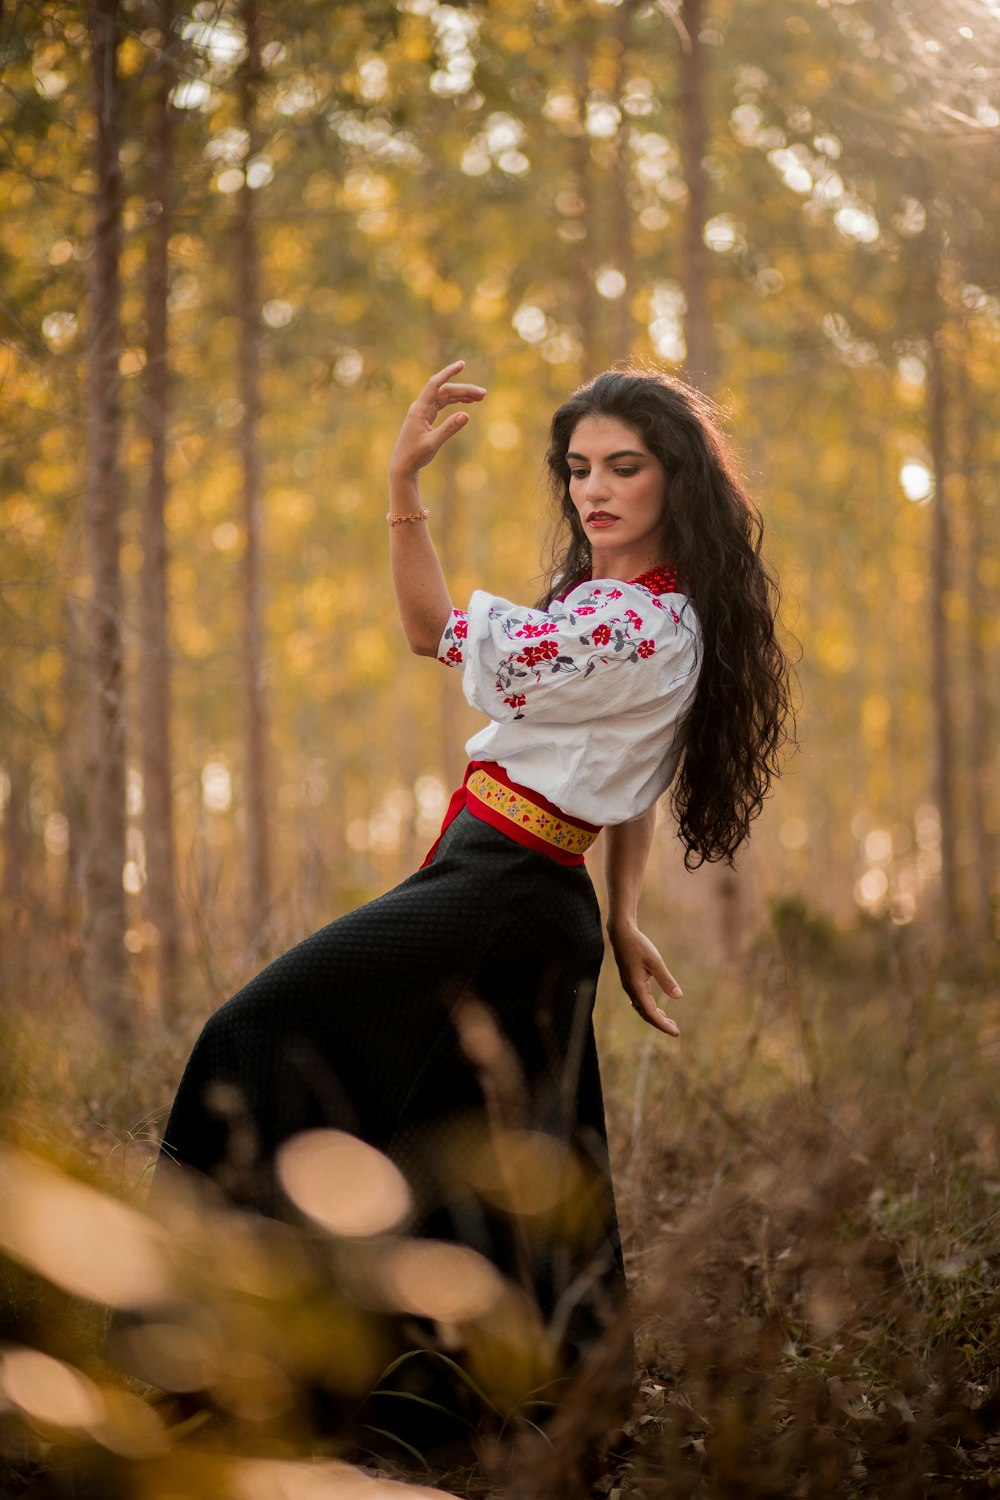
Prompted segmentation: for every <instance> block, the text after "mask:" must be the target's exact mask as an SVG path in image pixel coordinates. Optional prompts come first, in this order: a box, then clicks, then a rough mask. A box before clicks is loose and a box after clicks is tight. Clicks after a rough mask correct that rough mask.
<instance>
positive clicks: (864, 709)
mask: <svg viewBox="0 0 1000 1500" xmlns="http://www.w3.org/2000/svg"><path fill="white" fill-rule="evenodd" d="M891 717H892V705H891V704H890V702H889V700H888V698H886V697H885V696H884V695H883V694H882V693H869V694H868V696H867V697H866V698H865V700H864V703H863V704H862V706H861V732H862V735H863V736H864V741H865V744H866V745H867V747H868V749H869V750H880V749H881V748H882V746H883V745H884V744H885V735H886V730H887V728H888V725H889V720H890V718H891Z"/></svg>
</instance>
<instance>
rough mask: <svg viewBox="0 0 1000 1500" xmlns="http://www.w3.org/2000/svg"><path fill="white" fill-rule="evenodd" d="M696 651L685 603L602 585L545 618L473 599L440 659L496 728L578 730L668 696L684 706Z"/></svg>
mask: <svg viewBox="0 0 1000 1500" xmlns="http://www.w3.org/2000/svg"><path fill="white" fill-rule="evenodd" d="M699 643H700V632H699V629H698V622H697V618H696V616H695V612H694V608H693V606H692V605H691V603H690V601H689V600H688V599H686V598H685V597H684V596H683V595H679V594H671V595H664V596H662V597H660V598H658V597H656V596H655V595H653V594H651V593H650V592H649V591H648V589H645V588H643V587H641V586H637V585H634V584H626V583H617V582H615V581H614V580H605V581H603V582H602V581H599V580H598V581H595V582H593V583H586V584H581V585H579V586H578V587H577V588H576V589H574V590H573V591H572V592H571V593H570V594H569V595H568V596H567V598H566V599H565V600H562V601H560V600H556V601H553V603H552V604H551V605H550V606H549V608H548V609H547V610H539V609H526V608H524V607H522V606H519V605H515V604H512V603H511V602H510V601H509V600H507V599H502V598H499V597H498V596H496V595H494V594H487V593H482V592H477V593H475V594H473V596H472V600H471V602H470V604H469V608H468V610H467V611H464V610H454V611H453V612H452V615H451V618H450V619H449V621H448V623H447V625H446V626H445V630H444V633H443V635H442V638H441V643H440V646H439V648H438V659H439V660H441V661H444V662H445V663H446V664H448V665H451V666H456V667H459V666H460V667H461V668H462V669H463V674H464V682H463V685H464V690H465V696H466V698H467V699H468V700H469V702H470V703H471V704H472V705H473V707H475V708H478V709H479V710H480V711H481V712H483V713H485V714H487V715H488V716H489V718H491V719H493V720H494V721H495V722H497V723H508V722H513V721H516V720H531V721H533V722H535V723H540V724H555V723H563V724H578V723H582V722H584V721H586V720H588V719H595V720H596V719H601V718H607V717H610V716H612V715H618V714H621V713H623V712H626V711H627V712H636V711H641V710H642V709H643V708H645V707H648V706H649V705H651V704H653V703H656V704H657V705H660V706H662V704H663V701H664V699H665V698H667V697H669V696H670V695H671V694H677V695H678V698H679V699H683V700H684V702H685V703H686V701H687V699H688V697H689V696H690V689H691V687H692V686H693V681H694V680H695V679H696V677H697V670H698V662H699Z"/></svg>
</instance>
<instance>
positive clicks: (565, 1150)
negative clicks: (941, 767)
mask: <svg viewBox="0 0 1000 1500" xmlns="http://www.w3.org/2000/svg"><path fill="white" fill-rule="evenodd" d="M462 369H463V362H462V361H456V362H455V363H453V364H451V365H448V366H447V367H446V368H445V369H443V370H441V371H439V372H438V374H436V375H435V376H433V378H432V379H431V380H430V381H429V382H428V384H427V386H426V387H425V389H424V390H423V392H422V393H421V395H420V397H419V398H418V399H417V400H416V401H415V402H414V403H413V405H412V406H411V407H410V410H409V412H408V414H407V416H406V419H405V421H404V422H403V426H402V430H401V432H400V434H399V438H398V440H397V442H396V445H395V448H394V450H393V454H392V458H391V462H390V468H389V514H388V516H387V520H388V522H389V527H390V532H389V534H390V541H391V557H392V574H393V581H394V585H395V590H396V595H397V599H398V604H399V611H400V616H401V620H402V625H403V630H404V633H405V635H406V639H407V641H408V643H409V646H410V648H411V649H412V650H413V651H414V652H416V653H418V654H420V655H425V656H436V657H437V658H438V660H439V661H441V662H443V663H445V664H446V665H451V666H454V667H456V668H460V669H461V670H462V671H463V673H464V686H465V692H466V695H467V697H468V698H469V700H470V702H472V703H473V704H474V705H475V706H476V707H478V708H480V709H482V710H483V712H484V713H485V714H486V715H487V716H488V718H489V720H490V723H489V725H488V727H487V728H485V729H484V730H483V731H482V732H481V733H479V734H477V735H476V736H475V737H474V738H473V739H472V740H471V741H470V742H469V745H468V747H467V748H468V751H469V755H470V766H469V771H468V772H467V775H466V781H465V785H464V786H463V787H462V788H461V789H460V791H459V792H457V793H456V795H455V797H454V798H453V799H452V805H451V807H450V809H449V813H448V816H447V817H446V819H445V826H444V828H443V830H442V834H441V837H440V838H439V840H438V842H437V844H436V845H435V847H434V849H433V850H432V851H431V854H430V855H429V856H428V859H427V861H426V862H425V864H424V866H423V867H422V868H421V869H420V870H419V871H418V872H417V873H416V874H414V875H413V876H411V877H410V878H409V879H408V880H406V881H404V882H403V884H402V885H401V886H399V887H398V888H397V889H396V890H394V891H391V892H390V893H388V894H387V895H385V896H382V897H381V898H379V899H378V900H376V901H373V902H371V903H370V904H368V905H366V906H364V907H362V908H360V909H359V910H357V911H355V912H353V913H351V914H349V915H347V916H345V917H342V918H340V919H339V920H338V921H336V922H333V923H332V924H331V925H330V926H328V927H326V928H324V929H323V930H322V931H320V932H318V933H315V934H314V935H313V936H312V937H310V938H307V939H306V940H305V941H304V942H302V943H300V944H299V945H298V946H297V947H295V948H294V949H292V950H291V951H290V952H289V953H286V954H285V955H284V956H283V957H281V958H279V959H277V960H276V962H274V963H273V964H271V965H270V966H269V967H268V968H267V969H266V970H265V971H264V972H263V973H262V974H261V975H259V976H258V977H257V978H256V979H254V980H253V981H251V983H250V984H248V985H247V986H246V988H245V989H243V990H242V991H241V992H240V993H239V994H238V995H237V996H235V998H234V999H232V1000H231V1001H229V1003H228V1004H227V1005H225V1006H223V1007H222V1009H221V1010H220V1011H218V1012H217V1013H216V1014H215V1015H214V1016H213V1017H212V1018H211V1019H210V1020H209V1022H208V1024H207V1026H206V1027H205V1030H204V1032H203V1033H202V1035H201V1037H200V1039H199V1041H198V1044H197V1046H196V1048H195V1050H194V1053H193V1055H192V1058H191V1060H190V1062H189V1064H188V1067H187V1070H186V1072H185V1074H184V1078H183V1080H182V1082H181V1086H180V1089H179V1091H178V1095H177V1099H176V1102H175V1105H174V1109H173V1112H172V1114H171V1116H170V1120H169V1122H168V1125H167V1128H166V1132H165V1138H164V1150H165V1152H167V1153H168V1154H169V1155H170V1156H172V1157H174V1158H175V1159H176V1160H178V1161H180V1162H182V1163H185V1164H187V1165H188V1166H191V1167H194V1168H197V1169H199V1170H200V1171H202V1172H205V1173H208V1174H210V1175H212V1176H214V1177H215V1178H216V1179H217V1180H218V1181H219V1182H220V1183H221V1184H222V1186H223V1187H224V1189H225V1191H226V1192H227V1193H228V1194H229V1195H230V1196H232V1197H233V1198H234V1199H236V1200H237V1201H240V1202H243V1203H249V1204H252V1205H254V1206H257V1207H261V1208H264V1209H265V1210H266V1211H270V1212H280V1211H281V1207H282V1203H283V1201H284V1200H283V1195H282V1189H281V1186H280V1182H279V1177H278V1175H276V1173H275V1170H274V1164H275V1159H276V1155H277V1154H278V1152H279V1148H280V1147H281V1146H282V1143H283V1142H286V1141H288V1140H289V1139H290V1138H291V1137H293V1136H294V1135H296V1133H297V1132H301V1131H304V1130H307V1129H313V1128H318V1127H327V1126H328V1127H334V1128H336V1129H339V1130H342V1131H346V1132H350V1133H352V1134H354V1135H356V1136H360V1137H361V1138H362V1139H363V1140H365V1141H367V1142H369V1143H370V1144H372V1145H374V1146H376V1147H378V1148H379V1149H380V1150H381V1151H383V1152H384V1153H385V1154H386V1155H388V1156H389V1157H390V1158H391V1159H392V1160H393V1161H394V1162H395V1163H396V1164H397V1165H398V1166H399V1167H400V1168H401V1169H402V1171H403V1172H404V1174H405V1175H406V1177H407V1178H408V1180H409V1182H410V1184H411V1187H412V1189H413V1193H414V1199H415V1208H414V1219H413V1223H412V1226H411V1228H412V1232H415V1233H419V1234H424V1235H430V1236H434V1237H437V1238H440V1239H452V1240H456V1239H457V1240H459V1241H461V1242H463V1243H465V1244H468V1245H471V1246H473V1247H474V1248H475V1249H477V1250H479V1251H481V1252H482V1253H483V1254H484V1255H486V1256H488V1257H489V1258H490V1259H492V1260H493V1261H494V1262H495V1263H497V1264H499V1266H500V1267H501V1268H502V1269H503V1270H504V1271H505V1272H506V1273H507V1274H508V1275H510V1276H512V1277H514V1278H515V1279H516V1278H520V1279H521V1280H522V1282H524V1281H527V1283H528V1286H529V1288H530V1291H531V1293H532V1295H533V1297H534V1298H535V1299H536V1301H537V1304H538V1306H539V1307H540V1309H541V1312H542V1314H543V1316H544V1318H545V1319H546V1323H547V1327H548V1329H549V1333H550V1337H551V1340H552V1342H553V1344H555V1345H558V1346H559V1347H561V1348H562V1349H563V1351H564V1352H565V1353H566V1354H567V1356H568V1359H569V1362H572V1359H573V1357H574V1355H575V1354H576V1353H578V1352H579V1350H580V1349H581V1348H582V1347H585V1346H586V1345H587V1344H588V1343H589V1342H591V1341H592V1339H593V1338H594V1336H595V1333H596V1332H597V1330H599V1329H600V1327H601V1326H603V1325H604V1324H605V1323H606V1322H607V1320H608V1318H609V1316H610V1315H611V1314H613V1313H614V1311H615V1309H616V1308H618V1307H620V1305H621V1302H622V1298H623V1288H624V1281H623V1275H622V1268H621V1251H620V1245H619V1240H618V1232H617V1227H616V1222H615V1213H614V1203H613V1198H612V1194H611V1189H610V1178H609V1173H608V1164H607V1151H606V1138H605V1127H604V1117H603V1107H602V1101H601V1091H600V1081H599V1077H598V1071H597V1060H596V1055H595V1052H594V1043H593V1031H592V1027H591V1011H592V1007H593V1001H594V994H595V990H596V985H597V976H598V970H599V968H600V964H601V959H602V955H603V943H602V939H601V931H600V913H599V910H598V907H597V903H596V900H595V897H594V892H593V888H592V886H591V884H590V880H589V877H588V875H587V873H586V869H585V867H584V863H583V859H584V853H585V852H586V849H587V848H588V847H589V846H590V844H591V843H592V842H593V841H594V839H595V838H596V836H597V834H598V832H599V831H600V829H601V828H602V827H603V828H604V843H605V849H606V865H607V886H608V912H607V928H608V933H609V936H610V939H611V944H612V947H613V949H614V954H615V958H616V960H617V964H618V969H619V972H620V975H621V979H622V983H623V986H624V988H625V991H626V993H627V994H628V996H629V998H630V1000H631V1003H632V1005H633V1006H634V1007H635V1009H636V1010H637V1012H638V1013H639V1015H640V1016H642V1018H643V1019H644V1020H645V1021H647V1022H648V1023H649V1024H650V1025H652V1026H653V1027H655V1028H656V1029H657V1030H659V1031H662V1032H664V1033H666V1034H667V1035H669V1036H676V1035H678V1028H677V1026H676V1024H675V1023H674V1021H673V1020H671V1019H669V1018H668V1017H667V1016H666V1015H665V1014H664V1012H663V1011H662V1010H661V1009H660V1008H659V1006H658V1005H657V1003H656V1001H655V1000H654V998H653V991H652V983H653V982H654V981H655V983H656V984H658V985H659V986H660V988H661V989H662V990H663V991H664V992H665V993H666V994H668V995H670V996H671V997H672V998H679V997H680V994H681V991H680V988H679V986H678V985H677V983H676V981H675V980H674V978H673V976H672V975H671V974H670V972H669V971H668V969H667V968H666V966H665V964H664V962H663V960H662V958H661V957H660V955H659V953H658V952H657V950H656V948H655V947H654V946H653V944H652V943H651V942H650V941H649V940H648V939H647V938H646V937H645V936H644V935H643V934H642V933H641V931H640V930H639V927H638V923H637V917H636V912H637V904H638V900H639V894H640V887H641V884H642V876H643V871H644V868H645V865H646V860H647V855H648V852H649V848H650V841H651V838H652V834H653V826H654V818H655V803H656V801H657V799H658V797H659V796H660V795H661V793H663V792H664V791H665V790H666V789H667V788H668V786H669V785H670V784H671V782H673V781H674V778H675V772H676V771H677V769H678V765H679V766H680V773H679V776H678V777H677V779H676V782H675V787H674V794H673V801H674V807H675V810H676V813H677V817H678V826H679V831H680V835H681V838H682V839H683V841H684V843H685V845H686V848H687V859H688V861H689V862H695V863H697V862H700V861H701V860H704V859H710V860H713V859H719V858H730V859H731V857H732V855H733V854H734V853H735V851H736V850H737V849H738V847H739V846H740V844H741V843H742V842H743V840H744V839H745V838H746V837H747V833H748V829H749V824H750V822H751V819H752V818H753V817H754V816H755V815H756V813H757V812H758V811H759V809H760V806H761V802H762V799H763V797H764V795H765V794H766V792H767V789H768V786H769V783H770V780H771V777H772V775H773V774H774V773H775V771H776V756H777V753H778V750H779V748H780V745H781V743H782V740H783V737H784V732H783V725H784V721H785V717H786V713H787V703H788V697H787V672H786V664H785V660H784V657H783V656H782V653H781V650H780V648H779V646H778V645H777V643H776V641H775V635H774V608H773V604H774V592H773V588H772V585H771V582H770V579H769V576H768V574H767V572H766V570H765V568H764V566H763V564H762V562H761V560H760V556H759V545H760V523H759V521H758V519H757V517H756V513H755V512H754V510H753V509H752V507H751V505H750V502H749V501H748V499H747V497H746V495H745V493H744V491H743V490H742V488H741V486H740V484H739V481H738V479H737V478H736V476H735V473H734V470H733V467H732V464H731V462H730V460H729V458H728V456H727V454H726V451H725V449H724V447H723V444H722V441H721V438H720V437H719V435H718V433H717V431H716V429H715V427H714V426H713V423H712V419H711V413H710V409H709V406H708V403H707V402H706V401H705V400H704V399H703V398H702V397H700V396H699V395H698V394H697V392H695V391H693V390H691V389H689V388H687V387H686V386H684V385H682V384H681V383H680V382H677V381H674V380H670V379H668V378H666V377H664V376H660V375H655V374H644V373H634V372H611V373H608V374H605V375H602V376H599V377H598V378H597V379H596V380H594V381H593V382H591V383H590V384H589V385H586V386H584V387H583V388H582V389H581V390H579V391H577V392H576V393H575V394H574V395H573V396H572V397H571V398H570V399H569V400H568V401H567V402H566V403H565V404H564V405H563V406H561V407H560V408H559V410H558V411H557V412H556V414H555V417H554V419H553V423H552V433H551V447H550V451H549V455H548V462H549V468H550V471H551V476H552V482H553V487H554V492H555V496H556V499H557V501H558V504H559V506H560V509H561V514H562V518H563V521H564V522H565V524H566V528H567V531H568V540H567V541H566V544H565V546H564V547H563V549H562V550H561V551H560V553H559V555H558V556H557V558H556V559H555V561H554V566H553V568H552V571H551V574H550V578H549V584H548V587H547V589H546V592H545V596H544V598H543V599H542V601H541V603H540V605H539V606H538V607H537V608H536V609H526V608H519V607H516V606H514V605H512V604H510V603H509V602H508V601H506V600H503V599H498V598H495V597H493V596H491V595H488V594H483V593H476V594H475V595H474V596H473V599H472V602H471V604H470V607H469V609H468V611H463V610H457V609H455V608H454V607H453V603H452V599H451V597H450V595H449V592H448V588H447V585H446V582H445V579H444V577H443V575H442V572H441V568H440V565H439V563H438V558H437V554H436V552H435V550H434V544H433V542H432V540H431V535H430V530H429V526H428V512H427V511H426V509H425V508H424V507H423V506H422V504H421V499H420V493H419V487H418V475H419V471H420V470H421V469H422V468H424V467H425V466H426V465H427V464H429V463H430V462H431V461H432V460H433V458H434V457H435V456H436V454H437V453H438V452H439V451H440V449H441V448H442V446H443V445H444V444H445V443H446V442H448V441H449V440H450V439H451V438H452V437H454V436H455V435H456V434H457V433H458V432H459V431H460V430H461V429H462V428H463V427H464V426H465V425H466V423H467V421H468V417H467V415H466V414H465V413H464V412H457V413H454V414H452V415H450V416H448V417H446V418H445V419H444V420H443V421H441V422H440V423H438V422H437V419H438V417H439V415H440V413H441V412H442V411H444V410H445V408H447V407H448V406H450V405H453V404H475V403H478V402H480V401H482V400H483V399H484V396H485V394H486V393H485V391H484V390H483V389H482V388H481V387H479V386H475V385H471V384H466V383H463V382H461V381H459V380H458V378H457V377H458V376H459V375H460V372H461V371H462ZM484 1122H485V1123H484ZM498 1132H499V1135H500V1138H501V1139H502V1140H503V1141H506V1142H507V1143H508V1144H510V1143H513V1148H516V1149H515V1150H514V1152H513V1154H514V1156H517V1159H518V1161H520V1162H521V1163H522V1165H523V1164H524V1162H525V1147H526V1146H527V1158H528V1159H529V1160H528V1168H529V1170H528V1178H529V1179H531V1180H530V1181H529V1182H528V1188H527V1189H525V1191H527V1192H528V1199H525V1198H524V1194H523V1193H522V1194H521V1197H520V1198H519V1197H518V1193H519V1192H520V1189H519V1188H518V1186H517V1185H515V1186H514V1188H512V1189H511V1192H510V1193H509V1194H508V1195H507V1196H506V1197H505V1196H504V1193H503V1192H502V1191H501V1192H498V1191H496V1181H495V1180H493V1182H492V1187H491V1182H490V1181H489V1180H486V1179H488V1178H489V1175H490V1170H494V1169H495V1170H494V1178H495V1177H496V1174H499V1176H500V1177H501V1178H503V1175H504V1170H505V1168H504V1163H503V1162H502V1161H501V1162H500V1163H499V1165H497V1162H496V1161H493V1166H492V1168H488V1167H484V1160H485V1159H486V1158H485V1157H484V1149H485V1148H484V1140H486V1138H487V1137H489V1138H490V1139H491V1140H495V1138H496V1137H497V1133H498ZM518 1153H520V1154H518ZM486 1155H487V1156H488V1155H489V1153H488V1151H487V1153H486ZM512 1159H513V1158H512ZM532 1164H533V1167H534V1169H535V1176H534V1178H533V1179H532V1178H531V1168H532ZM539 1164H541V1166H540V1165H539ZM546 1164H547V1165H546ZM543 1168H544V1170H543ZM484 1174H485V1176H484ZM553 1179H558V1180H557V1181H555V1182H553ZM546 1182H548V1183H549V1187H550V1188H551V1189H552V1190H551V1192H550V1193H549V1196H548V1198H546V1188H545V1183H546ZM540 1184H541V1188H542V1192H541V1199H540V1200H539V1198H538V1190H539V1185H540ZM522 1186H523V1184H522ZM529 1189H530V1191H528V1190H529ZM532 1192H534V1194H535V1197H534V1199H531V1193H532ZM528 1200H531V1201H528ZM539 1201H541V1204H542V1207H541V1208H539V1207H538V1202H539ZM512 1209H513V1210H514V1211H513V1212H512V1211H511V1210H512Z"/></svg>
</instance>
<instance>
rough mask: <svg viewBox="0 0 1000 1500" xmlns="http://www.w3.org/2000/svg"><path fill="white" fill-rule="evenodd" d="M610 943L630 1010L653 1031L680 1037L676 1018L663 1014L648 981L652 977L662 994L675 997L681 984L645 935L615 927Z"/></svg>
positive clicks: (636, 928) (677, 995)
mask: <svg viewBox="0 0 1000 1500" xmlns="http://www.w3.org/2000/svg"><path fill="white" fill-rule="evenodd" d="M611 945H612V947H613V949H614V954H615V962H616V963H617V965H618V973H619V976H620V978H621V982H622V988H623V989H624V991H625V993H626V995H628V997H629V999H630V1000H631V1002H632V1008H633V1010H635V1011H637V1012H638V1014H639V1015H640V1016H641V1017H642V1019H643V1020H644V1021H648V1022H649V1024H650V1026H655V1028H656V1030H657V1031H663V1032H665V1033H666V1035H667V1036H680V1034H681V1033H680V1027H679V1026H678V1025H677V1023H676V1021H672V1020H671V1019H670V1017H669V1016H666V1015H664V1013H663V1011H662V1010H661V1009H660V1007H659V1006H658V1005H657V1003H656V1001H655V1000H654V999H653V991H652V988H651V983H650V982H651V981H652V980H655V982H656V983H657V984H658V985H659V987H660V989H661V990H662V991H663V992H664V994H665V995H670V996H671V998H672V999H675V1000H676V999H679V998H680V996H681V993H682V991H681V987H680V985H679V984H678V983H677V980H676V979H675V978H674V976H673V975H672V974H671V972H670V970H669V969H668V968H667V966H666V964H665V963H664V962H663V959H662V958H661V957H660V955H659V952H658V951H657V949H656V948H655V947H654V945H653V944H652V943H651V942H650V941H649V938H648V937H646V935H645V934H644V933H642V932H640V931H639V929H638V927H629V928H625V929H624V930H621V929H619V930H616V931H615V932H614V933H613V934H612V936H611Z"/></svg>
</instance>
